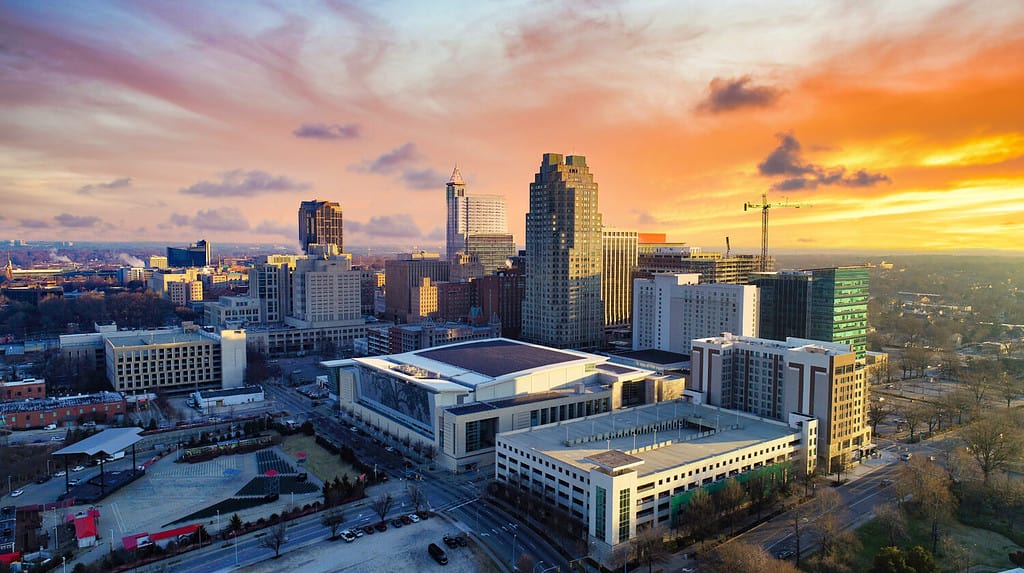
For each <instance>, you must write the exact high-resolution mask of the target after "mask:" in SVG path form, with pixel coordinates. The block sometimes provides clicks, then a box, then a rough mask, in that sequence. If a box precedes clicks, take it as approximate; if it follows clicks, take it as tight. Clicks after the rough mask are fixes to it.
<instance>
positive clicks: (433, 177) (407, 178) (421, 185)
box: [402, 167, 448, 189]
mask: <svg viewBox="0 0 1024 573" xmlns="http://www.w3.org/2000/svg"><path fill="white" fill-rule="evenodd" d="M447 180H448V176H447V175H445V174H444V173H441V172H440V171H437V170H435V169H432V168H430V167H426V168H423V169H406V170H405V171H403V172H402V183H404V184H405V186H406V187H408V188H410V189H440V188H442V187H444V183H445V181H447Z"/></svg>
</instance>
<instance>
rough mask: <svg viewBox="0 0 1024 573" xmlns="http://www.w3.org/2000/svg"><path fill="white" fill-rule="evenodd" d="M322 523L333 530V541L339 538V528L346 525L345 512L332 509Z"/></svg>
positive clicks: (321, 520)
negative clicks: (343, 524)
mask: <svg viewBox="0 0 1024 573" xmlns="http://www.w3.org/2000/svg"><path fill="white" fill-rule="evenodd" d="M381 519H383V518H381ZM320 523H322V524H323V525H324V526H325V527H329V528H331V540H332V541H333V540H335V539H337V538H338V528H339V527H341V524H342V523H345V511H344V510H342V509H341V508H340V507H332V508H330V509H328V510H327V511H325V512H324V513H323V515H322V516H321V517H320Z"/></svg>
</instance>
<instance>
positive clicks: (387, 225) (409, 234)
mask: <svg viewBox="0 0 1024 573" xmlns="http://www.w3.org/2000/svg"><path fill="white" fill-rule="evenodd" d="M362 230H363V232H365V233H366V234H368V235H370V236H372V237H391V238H406V239H407V238H419V237H420V236H421V232H420V228H419V227H417V226H416V223H415V222H414V221H413V220H412V217H411V216H410V215H408V214H407V213H399V214H397V215H381V216H379V217H371V218H370V221H369V222H368V223H367V224H366V225H364V226H363V227H362Z"/></svg>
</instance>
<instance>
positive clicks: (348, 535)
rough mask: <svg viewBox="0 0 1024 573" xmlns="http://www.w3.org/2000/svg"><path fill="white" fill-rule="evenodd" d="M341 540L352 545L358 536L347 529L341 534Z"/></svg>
mask: <svg viewBox="0 0 1024 573" xmlns="http://www.w3.org/2000/svg"><path fill="white" fill-rule="evenodd" d="M341 538H342V539H344V540H345V543H352V542H353V541H355V540H356V534H355V533H352V532H351V531H349V530H347V529H346V530H345V531H342V532H341Z"/></svg>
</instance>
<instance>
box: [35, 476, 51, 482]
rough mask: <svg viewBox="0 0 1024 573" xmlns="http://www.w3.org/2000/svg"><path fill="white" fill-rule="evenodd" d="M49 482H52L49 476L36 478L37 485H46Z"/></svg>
mask: <svg viewBox="0 0 1024 573" xmlns="http://www.w3.org/2000/svg"><path fill="white" fill-rule="evenodd" d="M48 481H50V476H48V475H46V474H43V475H41V476H39V477H38V478H36V483H46V482H48Z"/></svg>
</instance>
